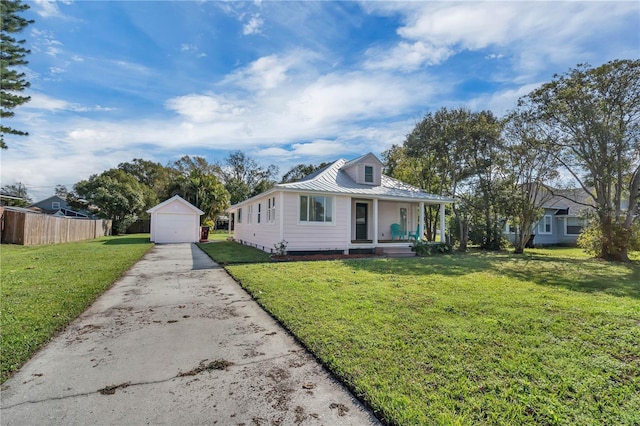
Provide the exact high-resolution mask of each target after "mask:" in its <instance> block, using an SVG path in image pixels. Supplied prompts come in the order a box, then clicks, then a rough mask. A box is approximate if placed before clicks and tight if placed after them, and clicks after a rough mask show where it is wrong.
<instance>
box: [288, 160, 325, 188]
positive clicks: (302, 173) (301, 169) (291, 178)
mask: <svg viewBox="0 0 640 426" xmlns="http://www.w3.org/2000/svg"><path fill="white" fill-rule="evenodd" d="M328 165H329V163H320V164H318V165H315V164H298V165H297V166H293V167H292V168H291V170H289V171H288V172H287V173H285V174H284V176H282V179H281V180H280V183H291V182H298V181H299V180H301V179H303V178H304V177H306V176H308V175H310V174H311V173H313V172H315V171H317V170H320V169H322V168H324V167H326V166H328Z"/></svg>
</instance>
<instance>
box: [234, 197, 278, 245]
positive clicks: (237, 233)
mask: <svg viewBox="0 0 640 426" xmlns="http://www.w3.org/2000/svg"><path fill="white" fill-rule="evenodd" d="M274 197H275V199H276V209H275V218H274V220H273V222H271V223H270V222H268V221H267V217H268V213H267V206H268V205H269V202H268V200H269V199H270V198H271V199H273V198H274ZM259 204H260V205H261V207H260V210H261V211H260V223H258V205H259ZM280 204H281V203H280V195H279V194H278V193H271V194H269V195H268V196H265V197H260V198H257V199H255V200H254V201H253V202H252V203H251V204H250V205H251V206H252V209H253V211H252V215H251V223H249V204H246V205H243V206H242V223H237V222H236V225H235V229H234V238H235V239H236V240H238V241H242V242H243V243H245V244H249V245H251V246H254V247H256V248H259V249H260V250H263V251H266V252H268V253H271V252H273V251H274V247H273V245H274V244H275V243H277V242H279V241H280V209H281V208H282V206H280ZM286 208H287V207H286V206H285V209H286Z"/></svg>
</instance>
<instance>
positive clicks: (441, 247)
mask: <svg viewBox="0 0 640 426" xmlns="http://www.w3.org/2000/svg"><path fill="white" fill-rule="evenodd" d="M413 251H415V252H416V256H422V257H424V256H431V255H435V254H444V253H449V252H450V251H451V246H450V245H449V244H447V243H434V242H425V241H417V242H416V243H415V244H414V245H413Z"/></svg>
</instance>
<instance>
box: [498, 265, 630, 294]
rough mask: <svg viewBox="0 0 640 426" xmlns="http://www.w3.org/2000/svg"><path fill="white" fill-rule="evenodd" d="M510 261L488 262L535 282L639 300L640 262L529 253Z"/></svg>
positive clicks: (517, 276)
mask: <svg viewBox="0 0 640 426" xmlns="http://www.w3.org/2000/svg"><path fill="white" fill-rule="evenodd" d="M511 259H512V260H511V261H510V262H498V261H493V262H491V264H492V267H493V268H494V269H496V270H498V271H499V273H500V274H503V275H507V276H509V277H513V278H516V279H518V280H522V281H530V282H533V283H535V284H538V285H544V286H552V287H562V288H565V289H567V290H571V291H577V292H582V293H604V294H608V295H611V296H617V297H632V298H634V299H640V263H638V262H632V263H628V264H622V263H613V262H606V261H600V260H594V259H569V258H563V257H556V256H537V255H529V256H526V257H520V258H518V257H512V258H511Z"/></svg>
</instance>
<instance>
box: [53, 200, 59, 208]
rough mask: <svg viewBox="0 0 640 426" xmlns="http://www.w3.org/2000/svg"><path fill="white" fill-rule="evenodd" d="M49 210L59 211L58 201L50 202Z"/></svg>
mask: <svg viewBox="0 0 640 426" xmlns="http://www.w3.org/2000/svg"><path fill="white" fill-rule="evenodd" d="M51 208H52V209H59V208H60V201H52V202H51Z"/></svg>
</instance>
